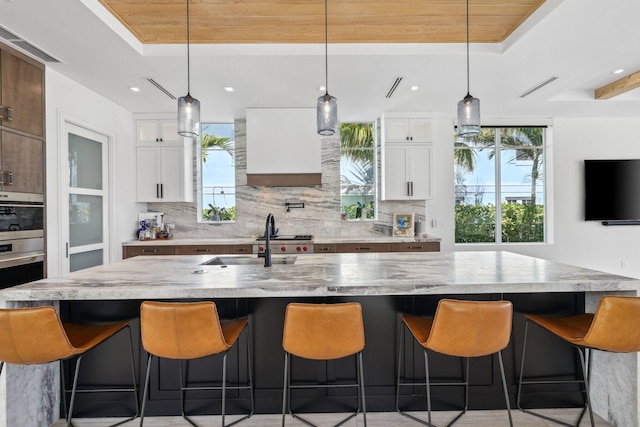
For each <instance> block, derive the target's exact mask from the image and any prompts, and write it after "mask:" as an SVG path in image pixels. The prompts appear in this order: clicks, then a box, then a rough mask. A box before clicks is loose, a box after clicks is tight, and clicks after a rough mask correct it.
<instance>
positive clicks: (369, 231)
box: [132, 120, 426, 238]
mask: <svg viewBox="0 0 640 427" xmlns="http://www.w3.org/2000/svg"><path fill="white" fill-rule="evenodd" d="M322 144H323V145H322V185H320V186H313V187H254V186H248V185H247V175H246V165H247V157H246V121H245V120H236V121H235V147H236V151H235V164H236V221H235V222H221V223H199V222H198V220H197V209H198V207H197V202H195V201H194V202H193V203H148V206H147V208H148V210H149V211H152V212H163V213H164V215H165V216H164V218H165V221H166V222H168V223H174V224H175V225H176V228H175V230H174V236H175V237H178V238H208V237H210V238H224V237H247V236H258V235H262V234H263V233H264V228H265V220H266V217H267V214H269V213H272V214H273V215H274V217H275V219H276V228H279V229H280V233H282V234H313V235H316V236H327V237H329V236H330V237H334V236H335V237H341V236H344V237H354V236H379V235H390V234H391V230H392V220H393V214H394V213H395V212H401V213H411V212H413V213H415V214H416V215H425V214H426V212H425V202H424V200H417V201H410V202H404V201H381V202H379V203H378V218H377V220H375V221H373V220H368V221H358V220H352V221H343V220H341V219H340V137H339V135H335V136H331V137H322ZM194 152H195V150H194ZM378 154H379V153H378ZM379 158H380V156H379V155H378V159H379ZM195 166H197V165H195ZM196 170H197V167H194V171H196ZM379 170H380V164H379V161H378V171H379ZM194 175H196V174H195V173H194ZM378 176H380V174H378ZM194 181H196V182H197V177H196V176H194ZM194 188H195V189H196V190H194V191H195V192H196V194H195V196H194V200H198V197H199V195H198V194H197V193H198V190H197V188H198V185H195V184H194ZM287 202H289V203H292V202H293V203H304V209H291V210H290V212H286V208H285V203H287ZM134 226H135V220H134V221H132V229H134V230H135V228H134Z"/></svg>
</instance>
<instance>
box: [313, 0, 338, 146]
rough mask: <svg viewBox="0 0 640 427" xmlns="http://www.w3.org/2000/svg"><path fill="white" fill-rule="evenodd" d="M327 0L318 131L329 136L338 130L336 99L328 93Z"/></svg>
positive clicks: (325, 2) (325, 5)
mask: <svg viewBox="0 0 640 427" xmlns="http://www.w3.org/2000/svg"><path fill="white" fill-rule="evenodd" d="M328 33H329V31H328V25H327V0H324V81H325V84H324V87H325V93H324V95H322V96H321V97H320V98H318V107H317V115H318V133H319V134H320V135H324V136H330V135H333V134H335V133H336V132H337V130H338V100H337V99H336V98H334V97H333V96H331V95H329V55H328V47H327V46H328V37H329V36H328Z"/></svg>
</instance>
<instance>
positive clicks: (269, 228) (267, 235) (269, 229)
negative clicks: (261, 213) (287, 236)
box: [258, 214, 276, 267]
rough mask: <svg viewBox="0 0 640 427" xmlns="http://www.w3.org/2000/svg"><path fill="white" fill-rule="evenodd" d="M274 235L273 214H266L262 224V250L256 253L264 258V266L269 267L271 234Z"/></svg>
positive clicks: (274, 222) (274, 223)
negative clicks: (265, 219) (265, 220)
mask: <svg viewBox="0 0 640 427" xmlns="http://www.w3.org/2000/svg"><path fill="white" fill-rule="evenodd" d="M275 235H276V220H275V218H274V217H273V214H269V215H267V222H266V223H265V225H264V252H260V253H259V254H258V258H264V266H265V267H271V236H275Z"/></svg>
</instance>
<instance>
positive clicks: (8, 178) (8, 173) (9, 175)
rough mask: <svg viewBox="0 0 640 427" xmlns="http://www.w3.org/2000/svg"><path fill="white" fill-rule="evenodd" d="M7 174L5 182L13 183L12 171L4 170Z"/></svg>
mask: <svg viewBox="0 0 640 427" xmlns="http://www.w3.org/2000/svg"><path fill="white" fill-rule="evenodd" d="M5 173H6V174H7V184H9V185H13V172H5Z"/></svg>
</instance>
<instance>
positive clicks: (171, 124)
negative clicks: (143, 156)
mask: <svg viewBox="0 0 640 427" xmlns="http://www.w3.org/2000/svg"><path fill="white" fill-rule="evenodd" d="M136 128H137V131H136V135H137V138H138V145H141V144H143V145H148V144H158V143H164V144H182V143H183V138H182V137H181V136H180V135H178V121H177V120H151V119H149V120H146V119H145V120H136Z"/></svg>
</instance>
